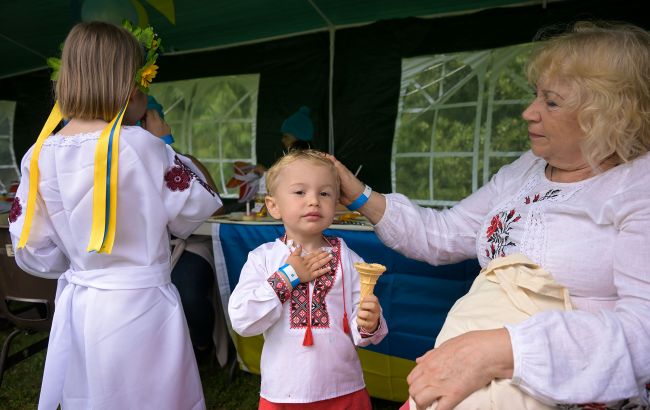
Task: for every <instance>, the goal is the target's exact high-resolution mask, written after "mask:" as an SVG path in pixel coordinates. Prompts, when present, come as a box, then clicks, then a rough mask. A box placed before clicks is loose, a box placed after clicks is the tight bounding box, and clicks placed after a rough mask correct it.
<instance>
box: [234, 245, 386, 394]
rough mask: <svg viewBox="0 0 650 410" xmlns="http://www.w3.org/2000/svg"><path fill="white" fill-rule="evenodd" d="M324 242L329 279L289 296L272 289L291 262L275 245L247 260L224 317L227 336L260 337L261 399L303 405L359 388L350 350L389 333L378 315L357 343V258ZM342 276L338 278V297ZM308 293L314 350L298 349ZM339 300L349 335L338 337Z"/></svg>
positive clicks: (356, 360) (358, 367)
mask: <svg viewBox="0 0 650 410" xmlns="http://www.w3.org/2000/svg"><path fill="white" fill-rule="evenodd" d="M327 240H328V241H329V242H330V244H331V245H332V246H331V248H332V252H333V255H335V258H334V259H335V260H336V261H335V262H331V263H336V264H337V268H336V270H335V272H334V273H331V274H330V275H323V277H321V280H320V281H319V280H318V279H317V280H315V281H312V282H311V283H310V284H306V283H305V284H301V285H299V286H297V287H296V289H294V292H295V293H293V292H292V294H291V295H289V294H288V293H289V292H284V293H283V290H282V289H279V290H278V286H280V288H282V286H283V285H281V284H280V282H279V281H278V280H277V279H278V278H277V276H276V275H277V270H278V268H279V267H280V266H282V265H283V264H284V263H285V262H286V259H287V258H288V256H289V255H290V247H288V246H287V245H285V243H284V242H283V241H282V239H277V240H276V241H274V242H269V243H266V244H263V245H261V246H260V247H258V248H257V249H255V250H253V251H252V252H251V253H250V254H249V257H248V260H247V262H246V264H245V265H244V267H243V269H242V273H241V275H240V279H239V282H238V284H237V286H236V287H235V290H234V291H233V293H232V295H231V296H230V301H229V305H228V312H229V316H230V320H231V323H232V327H233V329H234V330H235V331H236V332H237V333H239V334H240V335H242V336H252V335H257V334H261V333H263V334H264V348H263V350H262V362H261V370H262V386H261V393H260V394H261V395H262V397H264V398H265V399H267V400H269V401H271V402H276V403H309V402H313V401H318V400H325V399H329V398H333V397H338V396H341V395H344V394H348V393H352V392H355V391H357V390H359V389H361V388H363V387H364V385H365V384H364V381H363V374H362V372H361V365H360V363H359V358H358V355H357V352H356V348H355V345H356V346H366V345H368V344H370V343H374V344H376V343H379V342H380V341H381V340H382V339H383V338H384V337H385V335H386V334H387V332H388V326H387V325H386V323H385V322H384V319H383V316H382V318H381V319H380V320H381V325H380V329H379V330H378V331H377V332H375V334H373V335H372V336H370V337H366V338H364V337H363V336H362V335H361V334H360V333H359V331H358V329H357V325H356V315H357V309H358V302H359V289H360V284H359V276H358V273H357V272H356V270H355V269H354V266H353V263H354V262H360V261H361V258H360V257H359V256H358V255H356V254H355V253H354V252H353V251H352V250H350V249H349V248H348V247H347V246H346V245H345V242H344V241H343V240H342V239H340V238H332V237H328V238H327ZM280 274H281V273H280ZM341 275H345V292H344V291H343V283H342V281H341ZM310 290H311V296H312V297H311V299H312V301H311V309H312V315H311V316H312V332H313V345H311V346H303V339H304V336H305V326H306V324H307V320H308V318H309V314H308V312H309V311H308V309H309V306H310V302H309V297H308V296H309V293H308V292H309V291H310ZM296 291H297V292H296ZM282 298H285V299H284V301H283V300H282ZM344 298H345V304H346V308H347V316H348V318H349V327H350V331H351V333H350V334H347V333H345V332H344V330H343V299H344ZM323 380H330V381H331V382H328V383H323ZM334 381H336V382H334Z"/></svg>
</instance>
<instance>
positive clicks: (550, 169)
mask: <svg viewBox="0 0 650 410" xmlns="http://www.w3.org/2000/svg"><path fill="white" fill-rule="evenodd" d="M615 166H616V164H615V163H613V162H611V161H603V162H602V163H601V164H600V165H599V170H600V172H605V171H607V170H609V169H611V168H614V167H615ZM596 174H597V172H596V171H594V170H593V168H591V166H589V165H587V164H584V165H582V166H580V167H577V168H573V169H563V168H559V167H555V166H553V165H551V164H547V166H546V178H548V180H549V181H552V182H563V183H571V182H579V181H584V180H585V179H588V178H591V177H593V176H594V175H596Z"/></svg>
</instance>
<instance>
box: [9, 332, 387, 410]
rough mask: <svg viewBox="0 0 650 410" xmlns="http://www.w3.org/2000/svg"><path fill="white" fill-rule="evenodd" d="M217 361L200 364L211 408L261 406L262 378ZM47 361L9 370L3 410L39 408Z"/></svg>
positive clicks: (377, 405) (26, 339) (27, 338)
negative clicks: (219, 364)
mask: <svg viewBox="0 0 650 410" xmlns="http://www.w3.org/2000/svg"><path fill="white" fill-rule="evenodd" d="M10 332H11V329H0V345H1V344H2V343H4V340H5V338H6V337H7V335H8V334H9V333H10ZM43 336H44V334H43V333H40V334H39V333H36V334H32V335H25V334H20V335H18V336H17V337H16V338H15V339H14V340H13V343H12V352H13V351H16V350H19V349H21V348H22V347H23V346H25V345H26V344H28V343H30V342H32V341H35V340H38V339H39V338H41V337H43ZM215 363H216V361H215V360H212V361H209V362H207V363H201V364H200V366H199V371H200V373H201V380H202V383H203V392H204V395H205V401H206V404H207V408H208V409H209V410H229V409H257V403H258V399H259V388H260V377H259V376H258V375H255V374H251V373H247V372H244V371H242V370H239V369H236V370H235V372H234V374H233V377H232V379H231V378H230V375H229V369H228V368H227V367H225V368H219V366H218V365H216V364H215ZM44 364H45V351H42V352H40V353H37V354H36V355H34V356H32V357H30V358H27V359H26V360H23V361H22V362H20V363H18V364H17V365H15V366H13V367H12V368H10V369H8V370H6V371H5V373H4V378H3V381H2V385H1V386H0V403H2V404H1V405H0V407H1V408H2V410H33V409H35V408H36V407H37V404H38V394H39V391H40V387H41V378H42V376H43V366H44ZM372 402H373V408H374V409H375V410H388V409H391V410H395V409H398V408H399V406H400V403H395V402H392V401H386V400H379V399H374V398H373V399H372Z"/></svg>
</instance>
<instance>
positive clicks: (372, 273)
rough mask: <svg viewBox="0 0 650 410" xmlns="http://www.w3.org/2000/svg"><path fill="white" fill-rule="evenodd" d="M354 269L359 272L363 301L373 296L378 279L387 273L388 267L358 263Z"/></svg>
mask: <svg viewBox="0 0 650 410" xmlns="http://www.w3.org/2000/svg"><path fill="white" fill-rule="evenodd" d="M354 267H355V268H356V269H357V272H359V278H360V279H361V299H363V298H364V297H366V296H368V295H372V293H373V291H374V289H375V284H376V283H377V279H379V277H380V276H381V274H382V273H384V272H385V271H386V267H385V266H384V265H381V264H379V263H361V262H357V263H355V264H354Z"/></svg>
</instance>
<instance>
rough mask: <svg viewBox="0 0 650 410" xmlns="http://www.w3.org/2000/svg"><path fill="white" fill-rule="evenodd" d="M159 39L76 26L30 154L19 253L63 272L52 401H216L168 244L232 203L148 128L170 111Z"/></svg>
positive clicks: (49, 361)
mask: <svg viewBox="0 0 650 410" xmlns="http://www.w3.org/2000/svg"><path fill="white" fill-rule="evenodd" d="M143 38H144V40H145V41H143ZM158 45H159V41H158V40H157V39H156V38H155V36H154V35H153V31H152V30H151V29H150V28H149V29H145V30H141V29H139V28H138V29H134V30H129V29H125V28H123V27H118V26H115V25H112V24H107V23H101V22H87V23H80V24H78V25H76V26H75V27H73V28H72V30H71V31H70V33H69V34H68V37H67V39H66V41H65V44H64V47H63V55H62V59H61V64H60V71H59V73H58V76H57V78H58V80H57V82H56V86H55V94H56V98H57V103H56V104H55V106H54V108H53V110H52V114H50V118H49V119H48V121H47V123H46V125H45V127H44V128H43V131H41V135H40V136H39V138H38V140H37V141H36V143H35V144H34V146H33V147H31V148H30V149H29V150H28V152H27V153H26V154H25V157H24V158H23V161H22V165H21V170H22V178H21V183H20V186H19V188H18V191H17V194H16V198H15V201H14V209H13V210H12V213H11V215H12V217H11V221H10V232H11V235H12V241H13V243H14V246H15V248H16V249H15V253H16V262H17V263H18V265H19V266H20V267H21V268H22V269H24V270H25V271H27V272H29V273H31V274H33V275H37V276H42V277H47V278H58V288H57V297H56V309H55V312H54V320H53V324H52V330H51V333H50V340H49V346H48V352H47V358H46V362H45V370H44V375H43V384H42V388H41V394H40V400H39V409H56V408H57V407H58V406H59V405H61V408H63V409H69V408H72V409H95V410H97V409H145V408H147V409H204V408H205V402H204V398H203V391H202V387H201V381H200V378H199V373H198V368H197V365H196V361H195V358H194V353H193V350H192V344H191V342H190V338H189V334H188V330H187V324H186V321H185V316H184V315H183V309H182V307H181V303H180V299H179V296H178V292H177V290H176V288H175V287H174V286H173V285H172V284H171V282H170V272H171V268H170V245H169V241H170V235H172V234H173V235H175V236H177V237H180V238H186V237H187V236H188V235H190V234H191V233H192V232H193V231H194V230H195V229H196V228H197V227H198V226H199V225H200V224H201V223H202V222H203V221H204V220H205V219H206V218H207V217H209V216H210V215H211V214H212V213H213V212H215V211H216V210H217V209H218V208H219V207H221V199H220V198H219V196H218V195H217V194H216V193H215V191H214V190H213V189H212V188H211V187H210V186H209V185H208V184H206V183H205V182H204V179H205V178H204V175H203V174H202V173H201V171H200V170H199V169H198V168H197V167H196V166H195V165H194V164H193V163H192V161H191V160H189V159H187V158H185V157H183V156H181V155H178V154H176V153H175V152H174V150H173V149H172V148H171V147H170V146H169V145H167V144H165V142H164V141H163V140H162V139H161V138H158V137H157V136H156V135H153V134H152V133H150V132H149V131H147V130H146V129H144V128H142V127H140V126H135V124H136V122H137V121H138V120H141V119H144V120H145V121H144V124H146V125H145V127H147V128H149V129H153V128H150V127H153V125H154V124H156V125H158V126H159V125H160V122H161V121H162V120H161V119H160V118H159V117H158V118H155V117H154V118H149V117H150V116H151V112H146V104H147V98H146V95H145V92H146V90H147V88H148V85H149V82H150V81H151V79H152V78H153V75H155V71H156V69H157V66H155V64H154V63H155V60H156V56H157V48H158ZM142 46H144V47H142ZM143 48H144V50H145V52H146V54H144V53H143ZM145 61H146V62H145ZM143 62H145V63H144V66H143ZM152 73H153V75H152ZM143 91H144V92H143ZM62 118H66V119H67V120H68V122H67V123H66V124H65V126H63V128H61V129H60V130H59V131H58V132H57V133H52V131H53V130H54V128H55V127H56V126H57V125H58V123H59V122H60V120H61V119H62ZM147 119H149V121H148V122H147V121H146V120H147ZM122 123H123V124H124V127H121V124H122ZM163 128H164V127H163ZM118 165H119V171H118Z"/></svg>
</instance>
